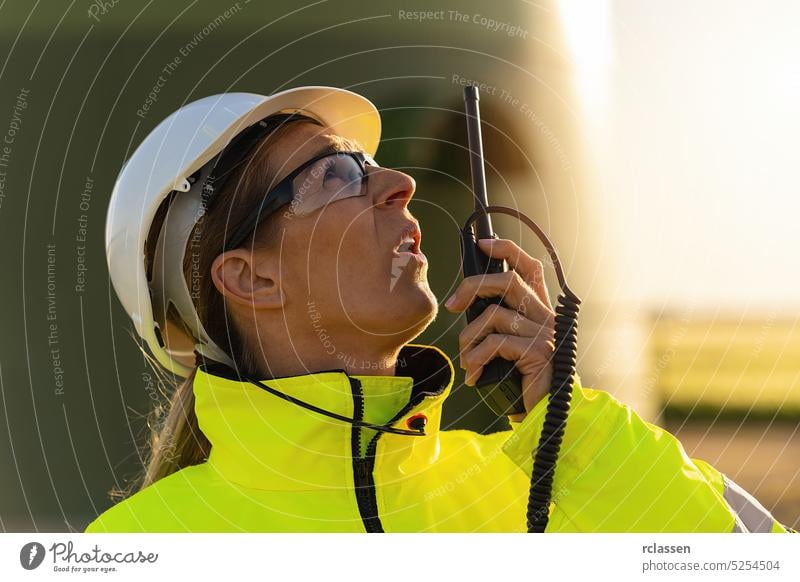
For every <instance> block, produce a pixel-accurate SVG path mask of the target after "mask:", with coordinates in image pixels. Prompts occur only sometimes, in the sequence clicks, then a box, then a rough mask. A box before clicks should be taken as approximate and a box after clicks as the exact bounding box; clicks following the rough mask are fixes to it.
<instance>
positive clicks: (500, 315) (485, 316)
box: [458, 304, 555, 368]
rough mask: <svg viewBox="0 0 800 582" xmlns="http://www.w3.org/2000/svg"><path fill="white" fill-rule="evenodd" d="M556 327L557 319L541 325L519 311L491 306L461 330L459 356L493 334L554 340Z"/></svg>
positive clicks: (495, 305)
mask: <svg viewBox="0 0 800 582" xmlns="http://www.w3.org/2000/svg"><path fill="white" fill-rule="evenodd" d="M554 326H555V319H554V318H552V317H551V318H550V319H549V320H548V321H546V322H545V323H543V324H541V323H536V322H534V321H531V320H530V319H528V318H527V317H525V316H524V315H522V314H520V313H519V312H518V311H514V310H512V309H508V308H507V307H503V306H502V305H497V304H494V305H490V306H489V307H487V308H486V309H485V310H484V311H483V313H481V314H480V315H479V316H478V317H476V318H475V319H474V320H472V321H471V322H470V323H468V324H467V325H466V327H464V329H463V330H461V333H460V334H459V336H458V344H459V354H460V355H463V354H465V353H466V352H467V351H469V350H471V349H472V348H474V347H475V346H476V345H478V344H479V343H480V342H481V341H482V340H483V339H484V338H485V337H486V336H488V335H489V334H491V333H501V334H507V335H518V336H522V337H530V338H535V337H538V336H540V335H541V336H544V337H548V338H551V339H552V338H554V334H555V327H554ZM460 362H461V367H462V368H463V367H464V365H463V361H462V360H460Z"/></svg>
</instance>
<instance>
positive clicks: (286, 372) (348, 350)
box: [249, 330, 403, 379]
mask: <svg viewBox="0 0 800 582" xmlns="http://www.w3.org/2000/svg"><path fill="white" fill-rule="evenodd" d="M274 331H277V330H271V332H270V333H264V332H262V333H261V340H262V341H261V342H259V341H258V338H255V342H254V343H250V344H249V345H255V346H258V345H259V344H261V345H262V348H261V349H260V350H259V353H258V354H257V359H258V362H259V366H258V368H259V370H260V371H261V375H262V377H263V378H264V379H267V378H282V377H286V376H299V375H303V374H311V373H314V372H321V371H325V370H338V369H342V370H345V371H346V372H347V373H348V374H349V375H351V376H394V375H395V372H396V366H397V357H398V354H399V353H400V349H401V348H402V347H403V344H400V345H396V344H395V345H386V344H382V343H380V342H379V341H376V340H380V339H384V340H385V339H387V338H386V337H384V338H379V337H375V336H370V337H364V336H363V335H360V336H359V337H349V336H348V335H347V334H341V333H333V332H327V331H325V330H321V333H319V334H318V333H316V331H315V330H312V332H313V333H312V335H310V336H305V335H304V336H302V337H301V336H299V335H298V334H292V335H291V337H289V336H288V335H287V334H286V333H274ZM284 331H285V330H284ZM265 337H267V338H270V340H269V342H264V341H263V338H265ZM272 338H277V341H276V340H274V339H272ZM251 342H252V340H251ZM265 344H268V345H265Z"/></svg>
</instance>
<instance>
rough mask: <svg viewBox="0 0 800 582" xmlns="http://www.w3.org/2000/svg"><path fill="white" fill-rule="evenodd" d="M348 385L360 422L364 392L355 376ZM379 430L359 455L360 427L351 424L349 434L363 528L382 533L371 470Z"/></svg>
mask: <svg viewBox="0 0 800 582" xmlns="http://www.w3.org/2000/svg"><path fill="white" fill-rule="evenodd" d="M348 378H349V380H350V386H351V389H352V391H353V404H354V406H353V408H354V411H353V412H354V415H353V418H354V420H356V421H358V422H360V421H363V420H364V394H363V392H362V390H361V382H360V381H359V380H357V379H355V378H350V376H348ZM380 435H381V433H380V432H379V433H378V434H376V435H375V436H374V437H372V440H370V442H369V445H367V451H366V454H365V455H364V456H363V457H362V456H361V429H360V428H359V427H357V426H353V432H352V436H351V439H350V440H351V441H352V448H353V483H354V484H355V489H356V501H357V502H358V512H359V513H360V514H361V520H362V521H363V522H364V529H366V530H367V532H369V533H383V525H382V524H381V519H380V517H378V500H377V498H376V496H375V478H374V477H373V475H372V471H373V469H374V468H375V450H376V448H377V446H378V437H379V436H380Z"/></svg>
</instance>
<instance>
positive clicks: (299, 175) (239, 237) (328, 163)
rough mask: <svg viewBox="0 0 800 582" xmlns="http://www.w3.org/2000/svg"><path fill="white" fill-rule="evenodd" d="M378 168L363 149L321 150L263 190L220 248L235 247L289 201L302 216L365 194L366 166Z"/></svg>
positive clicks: (293, 212) (297, 214) (294, 211)
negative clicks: (257, 201)
mask: <svg viewBox="0 0 800 582" xmlns="http://www.w3.org/2000/svg"><path fill="white" fill-rule="evenodd" d="M368 165H369V166H375V167H378V164H377V163H376V162H375V160H373V159H372V156H370V155H369V154H367V153H365V152H355V151H353V152H351V151H346V152H330V151H328V152H325V153H322V154H319V155H317V156H315V157H313V158H311V159H310V160H307V161H306V162H304V163H303V164H301V165H300V166H299V167H298V168H295V169H294V170H293V171H292V172H291V173H290V174H289V175H288V176H286V177H285V178H284V179H283V180H281V181H280V182H279V183H278V184H277V185H276V186H275V187H274V188H272V190H270V191H269V192H267V193H266V195H265V196H264V197H263V198H262V200H261V202H260V203H259V205H258V208H257V209H256V210H255V211H254V212H253V213H252V214H250V215H249V216H248V217H247V219H246V220H245V221H244V222H243V223H242V224H241V225H240V226H239V227H238V228H237V229H236V230H235V231H234V233H233V235H232V236H231V237H230V238H229V239H228V242H227V243H226V245H225V248H224V251H228V250H231V249H235V248H236V247H238V246H239V245H240V244H241V243H242V242H243V241H244V240H245V239H246V238H247V237H248V236H249V235H250V234H251V233H252V232H253V231H255V229H256V227H257V226H258V225H259V224H260V223H261V221H262V220H264V219H265V218H266V217H268V216H270V215H271V214H272V213H274V212H275V211H276V210H278V209H279V208H281V207H283V206H285V205H287V204H289V205H290V209H289V211H288V212H289V213H290V215H293V216H306V215H308V214H310V213H312V212H314V211H315V210H319V209H320V208H323V207H325V206H327V205H328V204H331V203H332V202H336V201H338V200H344V199H346V198H353V197H355V196H365V195H366V194H367V168H366V167H367V166H368Z"/></svg>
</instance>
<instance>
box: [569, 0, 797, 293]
mask: <svg viewBox="0 0 800 582" xmlns="http://www.w3.org/2000/svg"><path fill="white" fill-rule="evenodd" d="M581 6H584V7H590V8H586V9H585V10H581V9H580V7H581ZM561 11H562V15H563V17H564V26H565V33H566V37H567V42H568V45H569V47H570V50H571V52H572V54H573V58H574V59H575V64H576V67H575V70H576V75H577V78H576V86H577V87H578V88H579V91H580V97H581V101H582V106H583V111H584V114H585V115H586V120H585V124H584V125H583V127H585V129H586V134H587V137H588V138H589V140H590V141H589V144H588V147H589V148H590V150H591V151H592V152H594V156H595V161H596V163H597V167H598V179H599V181H598V190H597V192H596V193H595V197H596V199H597V200H596V202H598V203H599V206H601V208H602V212H603V213H605V216H601V217H600V218H601V219H602V220H606V221H608V229H621V232H622V236H621V240H622V248H620V249H618V252H617V253H616V254H617V256H618V257H619V261H620V262H619V268H620V271H619V273H618V276H619V277H621V278H622V280H623V281H624V282H625V284H624V285H623V286H622V287H623V288H624V290H622V291H621V293H623V292H624V293H628V294H630V295H631V296H632V297H635V298H639V299H644V300H646V301H648V302H651V303H652V302H656V303H658V304H662V303H665V302H667V303H671V302H683V301H685V300H689V299H691V300H693V301H695V302H699V303H701V304H707V305H710V306H730V307H741V306H742V305H743V304H744V305H750V306H751V307H753V308H755V307H757V306H764V305H767V303H768V302H777V303H780V304H787V305H788V306H794V308H795V309H797V308H798V307H800V32H798V31H799V30H800V28H799V27H800V24H798V23H800V2H795V1H792V0H773V1H770V2H765V3H756V2H745V1H743V0H734V1H730V0H729V1H725V2H722V1H709V0H704V1H703V2H696V1H687V0H670V1H669V2H667V1H662V2H641V1H640V0H616V1H611V0H609V1H604V0H587V2H586V3H584V2H581V1H578V2H576V1H575V0H563V2H562V4H561ZM616 298H617V299H621V298H622V297H621V296H617V297H616ZM770 304H771V303H770Z"/></svg>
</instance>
